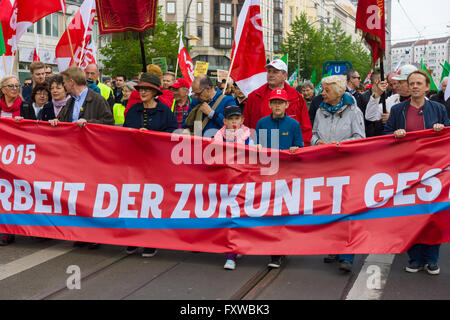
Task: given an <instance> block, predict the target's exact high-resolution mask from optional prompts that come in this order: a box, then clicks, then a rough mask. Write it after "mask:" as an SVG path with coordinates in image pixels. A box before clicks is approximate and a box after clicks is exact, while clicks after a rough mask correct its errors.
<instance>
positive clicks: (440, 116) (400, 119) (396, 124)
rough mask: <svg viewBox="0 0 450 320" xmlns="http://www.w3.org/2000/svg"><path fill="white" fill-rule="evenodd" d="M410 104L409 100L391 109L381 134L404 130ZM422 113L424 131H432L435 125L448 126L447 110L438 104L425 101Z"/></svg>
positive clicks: (449, 122)
mask: <svg viewBox="0 0 450 320" xmlns="http://www.w3.org/2000/svg"><path fill="white" fill-rule="evenodd" d="M410 103H411V101H409V100H408V101H404V102H401V103H399V104H396V105H395V106H393V107H392V108H391V114H390V115H389V119H388V120H387V122H386V124H385V125H384V130H383V134H392V133H394V131H395V130H398V129H406V115H407V114H408V107H409V104H410ZM422 111H423V121H424V125H425V129H432V128H433V125H434V124H436V123H441V124H443V125H444V126H450V120H449V118H448V115H447V110H446V109H445V106H444V105H442V104H440V103H439V102H435V101H431V100H426V99H425V104H424V106H423V108H422Z"/></svg>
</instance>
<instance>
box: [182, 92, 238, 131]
mask: <svg viewBox="0 0 450 320" xmlns="http://www.w3.org/2000/svg"><path fill="white" fill-rule="evenodd" d="M221 95H222V91H220V89H217V92H216V94H215V95H214V97H213V99H212V100H211V102H210V103H209V106H210V107H211V108H212V107H213V106H214V103H215V102H216V100H217V99H218V98H219V97H220V96H221ZM198 104H199V101H198V99H192V103H191V105H190V107H189V110H188V114H189V113H190V112H191V111H192V109H194V108H195V107H196V106H197V105H198ZM235 105H236V101H235V100H234V98H233V97H232V96H225V97H224V98H223V99H222V101H221V102H220V104H219V105H218V106H217V108H216V110H215V111H214V115H213V117H212V119H210V120H209V121H208V123H207V124H206V126H205V128H204V129H203V132H202V134H204V133H205V132H206V131H207V130H210V129H214V130H212V131H210V132H209V133H211V134H208V137H209V138H213V137H214V135H215V133H216V132H217V131H218V130H220V129H221V128H222V127H223V119H224V118H225V116H224V114H223V113H224V110H225V108H226V107H228V106H235ZM205 118H206V115H203V117H202V120H204V119H205ZM185 120H186V119H183V125H184V127H185Z"/></svg>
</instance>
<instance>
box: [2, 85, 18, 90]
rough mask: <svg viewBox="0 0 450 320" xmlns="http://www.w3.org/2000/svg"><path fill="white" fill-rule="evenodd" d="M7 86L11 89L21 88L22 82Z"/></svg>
mask: <svg viewBox="0 0 450 320" xmlns="http://www.w3.org/2000/svg"><path fill="white" fill-rule="evenodd" d="M5 87H7V88H8V89H10V90H13V89H19V88H20V84H8V85H6V86H5Z"/></svg>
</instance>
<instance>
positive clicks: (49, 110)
mask: <svg viewBox="0 0 450 320" xmlns="http://www.w3.org/2000/svg"><path fill="white" fill-rule="evenodd" d="M40 115H41V120H44V121H48V120H53V119H55V118H56V116H55V109H54V108H53V102H51V101H50V102H47V103H46V104H45V105H44V106H43V107H42V110H41V112H40Z"/></svg>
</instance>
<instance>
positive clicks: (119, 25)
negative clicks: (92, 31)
mask: <svg viewBox="0 0 450 320" xmlns="http://www.w3.org/2000/svg"><path fill="white" fill-rule="evenodd" d="M96 3H97V15H98V26H99V30H100V33H115V32H124V31H139V32H140V31H144V30H145V29H147V28H150V27H154V26H155V20H156V12H157V4H158V1H157V0H127V1H123V0H96Z"/></svg>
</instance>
